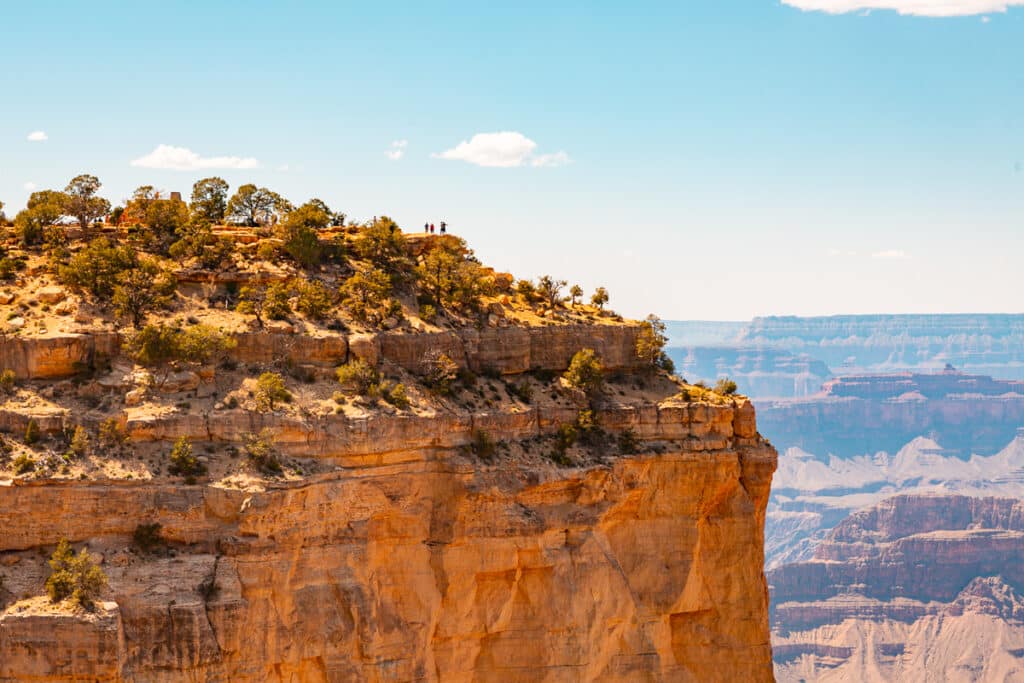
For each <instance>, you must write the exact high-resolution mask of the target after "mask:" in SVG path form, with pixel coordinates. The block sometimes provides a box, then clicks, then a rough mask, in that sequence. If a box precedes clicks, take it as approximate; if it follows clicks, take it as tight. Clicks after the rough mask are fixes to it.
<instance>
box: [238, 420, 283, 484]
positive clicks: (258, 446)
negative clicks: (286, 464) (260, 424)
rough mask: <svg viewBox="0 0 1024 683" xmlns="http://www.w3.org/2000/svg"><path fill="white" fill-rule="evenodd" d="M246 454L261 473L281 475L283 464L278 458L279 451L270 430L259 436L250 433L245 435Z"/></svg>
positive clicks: (262, 432)
mask: <svg viewBox="0 0 1024 683" xmlns="http://www.w3.org/2000/svg"><path fill="white" fill-rule="evenodd" d="M244 438H245V453H246V455H247V456H248V458H249V461H250V462H252V463H253V464H254V465H255V466H256V467H257V468H259V470H260V471H262V472H266V473H267V474H279V473H280V472H281V462H280V461H279V460H278V458H277V449H276V448H275V447H274V435H273V434H272V433H271V432H270V430H268V429H264V430H263V431H261V432H260V433H259V434H253V433H249V434H246V435H245V437H244Z"/></svg>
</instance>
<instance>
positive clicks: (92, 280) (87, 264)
mask: <svg viewBox="0 0 1024 683" xmlns="http://www.w3.org/2000/svg"><path fill="white" fill-rule="evenodd" d="M136 264H137V256H136V253H135V250H133V249H132V248H131V247H129V246H114V245H113V244H111V243H110V240H108V239H107V238H105V237H98V238H96V239H94V240H93V241H91V242H89V244H87V245H86V246H85V247H84V248H83V249H81V250H80V251H79V252H78V253H77V254H75V255H74V256H72V257H71V259H70V260H69V261H68V263H67V265H65V266H61V267H60V268H58V270H57V275H58V278H59V279H60V281H61V282H63V283H64V284H65V285H68V286H69V287H74V288H76V289H80V290H82V291H83V292H85V293H86V294H87V295H88V296H89V297H90V298H92V299H93V300H94V301H96V302H98V303H100V304H105V303H108V302H109V301H110V300H111V298H112V297H113V296H114V289H115V288H116V287H117V285H118V282H119V280H118V278H119V276H120V275H121V273H123V272H125V271H127V270H130V269H132V268H134V267H135V266H136Z"/></svg>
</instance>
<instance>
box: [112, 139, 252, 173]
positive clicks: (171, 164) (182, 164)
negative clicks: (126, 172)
mask: <svg viewBox="0 0 1024 683" xmlns="http://www.w3.org/2000/svg"><path fill="white" fill-rule="evenodd" d="M259 165H260V162H258V161H257V160H256V159H254V158H252V157H201V156H199V155H198V154H196V153H195V152H193V151H192V150H190V149H187V148H185V147H174V146H173V145H157V147H156V149H154V150H153V151H152V152H150V153H149V154H147V155H146V156H144V157H139V158H138V159H135V160H134V161H132V166H139V167H142V168H160V169H168V170H172V171H198V170H202V169H210V168H258V167H259Z"/></svg>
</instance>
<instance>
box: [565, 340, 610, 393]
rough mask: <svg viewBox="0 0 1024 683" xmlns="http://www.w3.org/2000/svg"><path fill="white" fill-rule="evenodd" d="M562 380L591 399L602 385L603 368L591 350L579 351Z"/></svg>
mask: <svg viewBox="0 0 1024 683" xmlns="http://www.w3.org/2000/svg"><path fill="white" fill-rule="evenodd" d="M562 378H563V379H565V381H566V383H567V384H568V385H569V386H571V387H573V388H575V389H580V390H581V391H583V393H585V394H586V395H587V397H588V398H593V397H594V396H595V395H596V394H597V393H598V392H600V391H601V387H602V386H603V384H604V367H603V366H602V365H601V360H600V359H599V358H598V357H597V353H595V352H594V350H593V349H580V350H579V351H577V352H576V353H575V355H573V357H572V360H571V361H570V362H569V368H568V369H567V370H566V371H565V374H563V375H562Z"/></svg>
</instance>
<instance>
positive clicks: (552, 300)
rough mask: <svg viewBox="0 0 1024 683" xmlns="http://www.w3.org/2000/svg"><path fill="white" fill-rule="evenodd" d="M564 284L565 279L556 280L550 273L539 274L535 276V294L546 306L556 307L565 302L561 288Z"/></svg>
mask: <svg viewBox="0 0 1024 683" xmlns="http://www.w3.org/2000/svg"><path fill="white" fill-rule="evenodd" d="M566 284H568V283H567V282H566V281H565V280H556V279H555V278H553V277H551V276H550V275H541V276H540V277H539V278H537V294H538V295H539V296H540V297H541V299H542V300H543V301H544V303H545V304H546V305H547V307H548V308H558V307H559V306H561V305H562V304H563V303H565V297H564V296H562V289H563V288H564V287H565V286H566Z"/></svg>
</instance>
